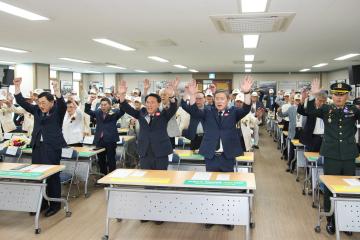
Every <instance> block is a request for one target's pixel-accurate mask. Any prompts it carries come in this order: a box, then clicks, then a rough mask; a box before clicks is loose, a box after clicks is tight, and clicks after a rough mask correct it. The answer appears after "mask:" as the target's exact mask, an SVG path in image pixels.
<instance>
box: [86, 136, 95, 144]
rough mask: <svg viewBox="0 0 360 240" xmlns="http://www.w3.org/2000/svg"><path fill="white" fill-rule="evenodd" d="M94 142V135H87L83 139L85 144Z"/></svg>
mask: <svg viewBox="0 0 360 240" xmlns="http://www.w3.org/2000/svg"><path fill="white" fill-rule="evenodd" d="M93 142H94V135H90V136H85V137H84V139H83V144H88V145H91V144H93Z"/></svg>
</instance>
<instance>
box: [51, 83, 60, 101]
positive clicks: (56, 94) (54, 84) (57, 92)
mask: <svg viewBox="0 0 360 240" xmlns="http://www.w3.org/2000/svg"><path fill="white" fill-rule="evenodd" d="M52 86H53V89H54V93H55V96H56V97H57V98H60V97H61V92H60V88H59V83H58V82H56V81H53V82H52Z"/></svg>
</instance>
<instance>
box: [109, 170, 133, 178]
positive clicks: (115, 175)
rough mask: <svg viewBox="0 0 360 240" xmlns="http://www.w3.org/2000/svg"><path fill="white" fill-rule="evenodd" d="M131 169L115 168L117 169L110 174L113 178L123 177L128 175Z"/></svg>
mask: <svg viewBox="0 0 360 240" xmlns="http://www.w3.org/2000/svg"><path fill="white" fill-rule="evenodd" d="M133 171H134V170H132V169H117V170H115V172H113V173H112V174H111V177H113V178H125V177H127V176H129V174H130V173H131V172H133Z"/></svg>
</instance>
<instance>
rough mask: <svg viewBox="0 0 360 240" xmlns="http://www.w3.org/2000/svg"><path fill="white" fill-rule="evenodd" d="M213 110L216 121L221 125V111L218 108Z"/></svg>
mask: <svg viewBox="0 0 360 240" xmlns="http://www.w3.org/2000/svg"><path fill="white" fill-rule="evenodd" d="M212 112H213V115H214V117H215V121H216V123H217V124H218V125H219V126H220V121H219V113H218V111H217V109H216V108H213V109H212Z"/></svg>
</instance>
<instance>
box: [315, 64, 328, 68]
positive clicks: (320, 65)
mask: <svg viewBox="0 0 360 240" xmlns="http://www.w3.org/2000/svg"><path fill="white" fill-rule="evenodd" d="M326 65H328V63H319V64H316V65H314V66H312V67H314V68H319V67H323V66H326Z"/></svg>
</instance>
